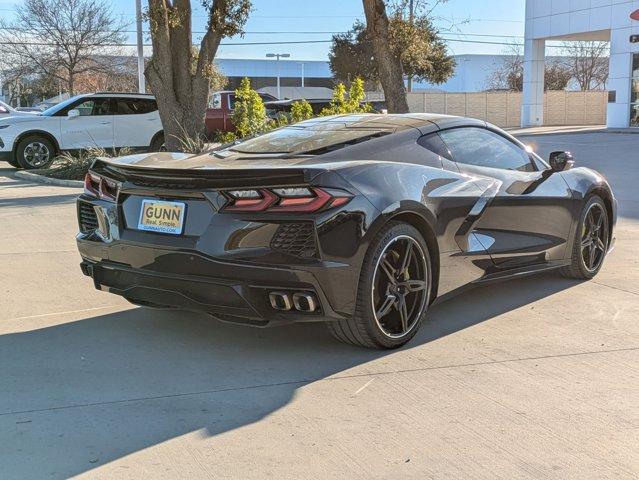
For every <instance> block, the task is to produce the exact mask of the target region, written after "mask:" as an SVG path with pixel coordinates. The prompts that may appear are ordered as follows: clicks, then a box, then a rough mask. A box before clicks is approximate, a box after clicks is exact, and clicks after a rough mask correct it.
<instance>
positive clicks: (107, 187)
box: [84, 172, 119, 201]
mask: <svg viewBox="0 0 639 480" xmlns="http://www.w3.org/2000/svg"><path fill="white" fill-rule="evenodd" d="M118 189H119V187H118V183H117V182H114V181H113V180H109V179H107V178H104V177H101V176H100V175H97V174H95V173H93V172H89V173H87V174H86V176H85V177H84V193H85V194H86V195H90V196H92V197H97V198H101V199H103V200H112V201H115V200H116V198H117V197H118Z"/></svg>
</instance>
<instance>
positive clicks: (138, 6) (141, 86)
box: [135, 0, 146, 93]
mask: <svg viewBox="0 0 639 480" xmlns="http://www.w3.org/2000/svg"><path fill="white" fill-rule="evenodd" d="M135 16H136V23H137V27H138V32H137V33H138V91H139V92H140V93H145V92H146V83H145V81H144V44H143V43H142V0H135Z"/></svg>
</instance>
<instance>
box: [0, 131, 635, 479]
mask: <svg viewBox="0 0 639 480" xmlns="http://www.w3.org/2000/svg"><path fill="white" fill-rule="evenodd" d="M524 141H528V143H534V144H535V146H536V147H537V148H538V149H539V150H540V151H541V152H542V153H544V155H545V156H547V153H548V152H549V151H551V150H555V149H570V150H572V151H573V152H574V153H575V156H576V158H577V161H578V162H579V163H580V164H586V165H590V166H595V167H597V168H598V169H599V170H601V171H602V172H603V173H604V174H606V175H607V176H608V177H609V178H610V179H611V181H612V183H613V186H614V187H615V189H616V192H617V194H618V196H619V198H620V201H621V211H620V214H621V215H622V217H621V218H620V223H619V228H618V232H617V236H618V243H617V249H616V250H615V252H614V253H613V254H612V255H611V256H610V257H609V259H608V260H607V262H606V265H605V267H604V269H603V271H602V272H601V274H600V275H599V276H598V277H597V278H596V279H595V280H594V281H591V282H586V283H579V282H575V281H570V280H565V279H561V278H559V277H557V276H555V275H543V276H538V277H531V278H527V279H521V280H517V281H512V282H509V283H501V284H496V285H490V286H486V287H481V288H477V289H474V290H472V291H470V292H468V293H466V294H464V295H463V296H460V297H457V298H455V299H452V300H450V301H448V302H446V303H443V304H441V305H439V306H437V307H435V308H433V309H432V311H431V313H430V321H429V322H428V323H427V324H426V325H424V326H423V328H422V330H421V331H420V333H419V334H418V335H417V337H416V338H415V340H413V341H412V342H411V343H410V344H409V345H408V346H407V347H405V348H403V349H401V350H399V351H394V352H390V353H388V352H375V351H367V350H361V349H356V348H352V347H349V346H346V345H341V344H339V343H336V342H335V341H334V340H333V339H332V338H331V337H330V335H329V334H328V333H327V332H326V330H325V328H324V327H323V326H322V325H295V326H291V327H285V328H279V329H270V330H256V329H250V328H245V327H239V326H233V325H225V324H220V323H217V322H215V321H212V320H210V319H209V318H207V317H206V316H203V315H196V314H192V313H180V312H163V311H154V310H148V309H141V308H135V307H132V306H131V305H129V304H128V303H126V302H125V301H123V300H121V299H119V298H118V297H115V296H111V295H108V294H106V293H102V292H97V291H95V290H94V289H93V286H92V283H91V281H90V279H87V278H86V277H83V276H82V275H81V273H80V271H79V268H78V263H79V260H80V259H79V256H78V254H77V252H76V250H75V244H74V238H73V237H74V234H75V231H76V229H77V227H76V221H75V208H74V203H73V200H74V197H75V195H77V193H78V190H76V189H72V188H62V187H50V186H43V185H35V184H30V183H28V182H25V181H22V180H16V179H14V178H12V169H8V168H7V169H0V222H1V223H0V225H1V227H0V273H1V275H0V305H1V308H0V365H1V366H2V368H1V369H0V470H1V471H2V474H1V476H2V478H3V479H14V478H15V479H30V478H67V477H70V476H78V477H80V478H109V479H112V478H116V479H118V478H122V479H125V478H127V479H128V478H154V479H164V478H167V479H168V478H215V479H226V478H229V479H230V478H233V479H237V478H241V479H263V478H276V479H288V478H291V479H300V478H308V479H323V478H331V479H332V478H349V479H350V478H362V479H371V478H374V479H397V478H402V479H403V478H415V479H425V478H446V479H448V478H482V479H483V478H487V479H488V478H489V479H494V478H503V479H509V480H510V479H513V478H517V479H529V478H530V479H542V478H543V479H546V478H556V479H565V478H583V479H590V478H615V479H617V478H628V479H634V478H637V477H638V476H639V449H638V448H637V445H639V373H638V372H639V369H637V364H638V362H639V322H638V320H639V260H638V259H637V253H636V252H637V251H638V249H639V240H638V238H639V192H637V188H636V184H637V181H639V153H638V152H637V150H638V149H637V147H638V146H639V137H637V136H634V135H609V134H602V133H597V134H587V135H583V134H575V135H562V136H548V137H545V136H535V137H534V138H525V139H524Z"/></svg>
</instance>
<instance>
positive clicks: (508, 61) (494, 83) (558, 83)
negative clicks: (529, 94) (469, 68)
mask: <svg viewBox="0 0 639 480" xmlns="http://www.w3.org/2000/svg"><path fill="white" fill-rule="evenodd" d="M571 78H572V74H571V72H570V69H569V68H568V66H567V65H566V64H565V63H564V62H562V61H561V60H559V59H550V60H547V61H546V65H545V72H544V90H565V89H566V88H567V87H568V84H569V83H570V80H571ZM487 88H488V89H489V90H510V91H512V92H521V91H522V90H523V88H524V57H523V55H522V53H521V46H520V45H518V44H513V45H511V46H510V47H509V48H508V51H507V55H506V56H505V57H504V59H503V60H502V61H501V64H500V65H498V66H497V67H496V68H495V70H494V71H493V72H492V74H491V75H490V76H489V77H488V85H487Z"/></svg>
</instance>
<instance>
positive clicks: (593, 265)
mask: <svg viewBox="0 0 639 480" xmlns="http://www.w3.org/2000/svg"><path fill="white" fill-rule="evenodd" d="M607 248H608V221H607V214H606V210H605V208H604V207H603V206H602V205H600V204H599V203H593V204H592V205H590V207H589V208H588V211H587V213H586V219H585V221H584V224H583V228H582V234H581V257H582V259H583V261H584V266H585V267H586V269H587V270H588V271H589V272H596V271H597V270H599V267H601V264H602V263H603V260H604V257H605V256H606V251H607Z"/></svg>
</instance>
